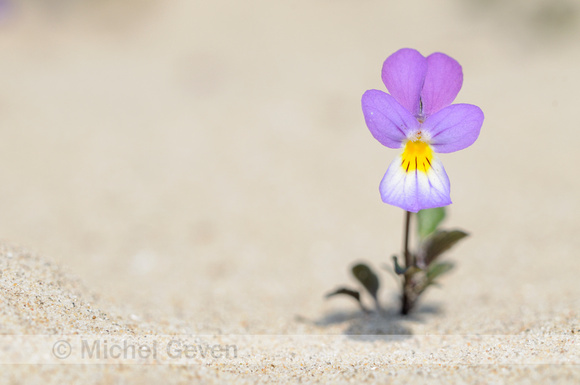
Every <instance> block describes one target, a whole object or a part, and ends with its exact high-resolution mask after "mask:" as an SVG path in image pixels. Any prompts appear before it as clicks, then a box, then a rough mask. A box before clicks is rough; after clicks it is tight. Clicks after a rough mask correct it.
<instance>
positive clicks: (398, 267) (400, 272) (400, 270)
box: [393, 255, 407, 275]
mask: <svg viewBox="0 0 580 385" xmlns="http://www.w3.org/2000/svg"><path fill="white" fill-rule="evenodd" d="M393 266H394V269H395V273H397V275H403V274H405V272H406V271H407V269H404V268H403V267H401V265H399V260H398V259H397V256H396V255H393Z"/></svg>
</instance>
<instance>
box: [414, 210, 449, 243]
mask: <svg viewBox="0 0 580 385" xmlns="http://www.w3.org/2000/svg"><path fill="white" fill-rule="evenodd" d="M443 219H445V207H437V208H434V209H425V210H420V211H419V212H418V213H417V231H418V233H419V237H420V238H421V239H425V238H427V237H428V236H429V235H431V234H432V233H433V232H435V230H437V226H439V224H440V223H441V221H443Z"/></svg>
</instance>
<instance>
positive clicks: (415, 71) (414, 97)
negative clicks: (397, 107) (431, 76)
mask: <svg viewBox="0 0 580 385" xmlns="http://www.w3.org/2000/svg"><path fill="white" fill-rule="evenodd" d="M426 74H427V59H425V57H424V56H423V55H421V54H420V53H419V51H417V50H414V49H410V48H403V49H400V50H398V51H397V52H395V53H394V54H392V55H391V56H389V57H388V58H387V60H385V63H384V64H383V72H382V78H383V83H385V86H386V87H387V89H388V90H389V92H390V93H391V95H393V97H394V98H395V99H396V100H397V101H398V102H399V103H401V105H402V106H403V107H405V108H406V109H407V110H408V111H409V112H411V114H413V115H419V100H420V97H421V89H422V88H423V82H424V81H425V75H426Z"/></svg>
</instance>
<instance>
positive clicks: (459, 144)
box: [421, 104, 483, 153]
mask: <svg viewBox="0 0 580 385" xmlns="http://www.w3.org/2000/svg"><path fill="white" fill-rule="evenodd" d="M482 124H483V112H482V111H481V109H480V108H479V107H477V106H474V105H472V104H453V105H451V106H448V107H445V108H444V109H442V110H441V111H439V112H437V113H435V114H434V115H431V116H430V117H428V118H427V120H426V121H425V123H423V126H422V127H421V131H423V132H425V134H426V135H425V136H426V137H427V139H428V140H429V144H430V145H431V147H432V148H433V150H434V151H435V152H440V153H447V152H454V151H459V150H463V149H464V148H466V147H469V146H471V145H472V144H473V142H475V140H476V139H477V137H478V136H479V131H480V129H481V125H482Z"/></svg>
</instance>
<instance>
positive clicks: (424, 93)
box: [362, 48, 483, 212]
mask: <svg viewBox="0 0 580 385" xmlns="http://www.w3.org/2000/svg"><path fill="white" fill-rule="evenodd" d="M382 79H383V83H384V84H385V86H386V87H387V90H388V91H389V92H390V95H389V94H387V93H385V92H383V91H379V90H368V91H367V92H365V93H364V95H363V97H362V110H363V114H364V117H365V121H366V124H367V127H368V128H369V130H370V131H371V134H372V135H373V136H374V138H375V139H377V140H378V141H379V142H380V143H381V144H383V145H384V146H386V147H389V148H402V149H403V151H402V153H401V154H400V155H399V156H398V157H397V158H395V160H394V161H393V162H392V163H391V165H390V166H389V168H388V169H387V172H386V173H385V176H384V177H383V180H382V181H381V183H380V187H379V191H380V193H381V198H382V200H383V202H385V203H388V204H391V205H394V206H397V207H400V208H402V209H404V210H407V211H411V212H417V211H419V210H422V209H427V208H433V207H441V206H447V205H449V204H451V198H450V184H449V178H448V177H447V174H446V172H445V169H444V168H443V164H442V163H441V161H439V159H438V158H437V157H436V156H435V154H436V153H449V152H454V151H459V150H462V149H464V148H466V147H469V146H470V145H472V144H473V142H475V140H476V139H477V137H478V136H479V131H480V129H481V125H482V123H483V112H482V111H481V109H480V108H479V107H477V106H474V105H471V104H453V105H451V102H453V100H454V99H455V97H456V96H457V94H458V93H459V90H460V89H461V85H462V84H463V72H462V70H461V66H460V65H459V63H457V61H455V60H454V59H452V58H451V57H449V56H447V55H445V54H442V53H438V52H436V53H433V54H431V55H429V56H428V57H424V56H423V55H421V54H420V53H419V52H418V51H416V50H414V49H409V48H404V49H401V50H399V51H397V52H395V53H394V54H392V55H391V56H389V57H388V58H387V60H385V63H384V64H383V71H382Z"/></svg>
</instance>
